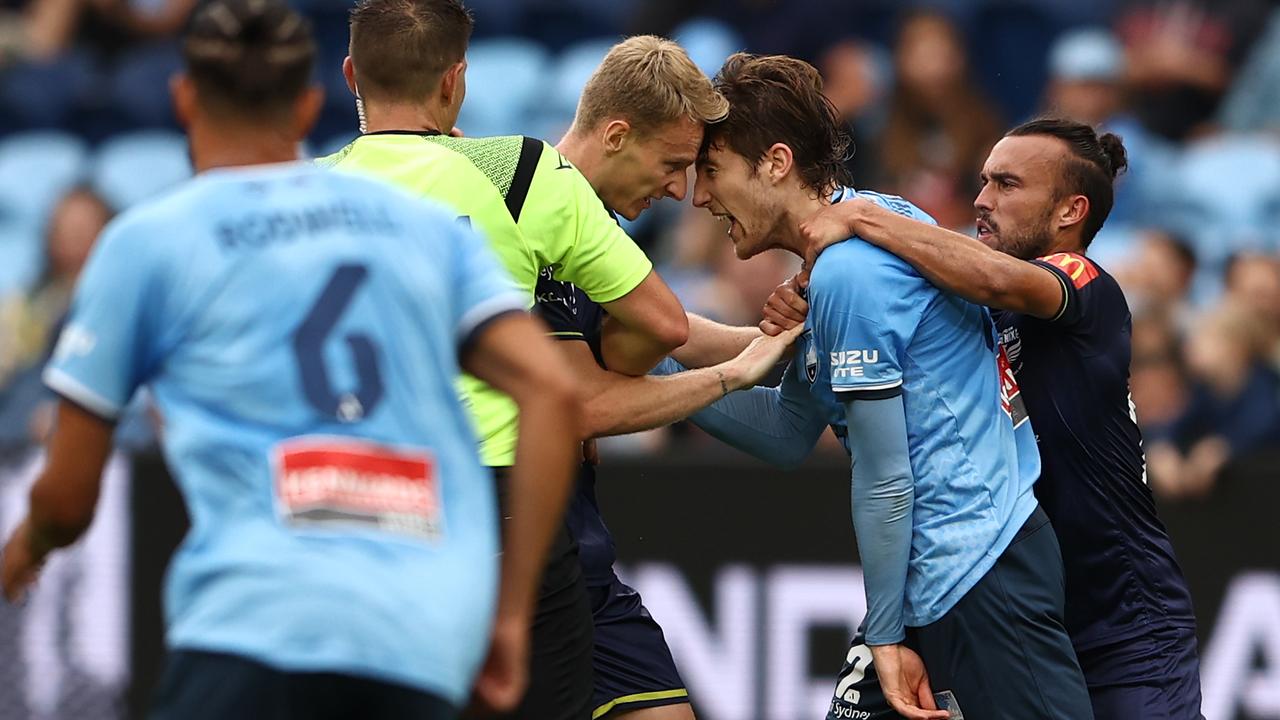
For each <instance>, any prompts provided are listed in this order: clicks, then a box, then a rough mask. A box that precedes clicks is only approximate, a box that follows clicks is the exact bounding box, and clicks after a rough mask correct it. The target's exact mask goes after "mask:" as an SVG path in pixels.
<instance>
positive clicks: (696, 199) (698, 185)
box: [693, 173, 711, 208]
mask: <svg viewBox="0 0 1280 720" xmlns="http://www.w3.org/2000/svg"><path fill="white" fill-rule="evenodd" d="M710 205H711V191H710V190H708V189H707V181H706V179H705V178H703V176H702V173H698V174H697V175H695V176H694V178H693V206H694V207H700V208H705V207H709V206H710Z"/></svg>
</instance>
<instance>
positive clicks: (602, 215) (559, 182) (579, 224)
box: [518, 142, 653, 303]
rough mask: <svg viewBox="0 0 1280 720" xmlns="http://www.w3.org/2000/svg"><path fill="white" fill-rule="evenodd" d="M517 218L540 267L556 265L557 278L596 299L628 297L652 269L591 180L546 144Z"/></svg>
mask: <svg viewBox="0 0 1280 720" xmlns="http://www.w3.org/2000/svg"><path fill="white" fill-rule="evenodd" d="M518 222H519V226H520V230H521V232H522V234H523V235H524V237H525V239H526V241H527V242H528V243H529V245H530V248H531V249H532V251H533V253H534V254H535V255H536V256H537V257H538V262H539V264H540V265H541V267H550V268H552V272H553V274H554V275H555V278H556V279H557V280H565V281H568V282H571V283H573V284H575V285H577V286H578V287H580V288H582V290H583V292H585V293H586V294H587V296H588V297H590V298H591V299H592V300H594V301H595V302H598V303H608V302H613V301H614V300H617V299H618V298H620V297H622V296H624V295H626V294H627V293H629V292H631V291H632V290H634V289H636V286H638V285H639V284H640V282H641V281H642V280H644V278H645V276H647V275H648V274H649V271H651V270H652V269H653V263H652V262H650V261H649V258H648V257H647V256H646V255H645V254H644V251H643V250H641V249H640V247H639V246H637V245H636V244H635V241H633V240H632V239H631V238H630V237H629V236H628V235H627V233H626V231H624V230H623V229H622V227H621V226H619V225H618V223H617V221H616V220H614V218H613V215H611V214H610V213H609V211H608V210H607V209H605V206H604V203H602V202H601V201H600V198H599V197H598V196H597V195H596V192H595V189H594V188H592V187H591V183H589V182H587V179H586V178H585V177H583V175H582V173H581V172H579V171H578V169H577V168H576V167H574V166H573V165H572V164H571V163H570V162H569V161H568V160H566V159H565V158H564V156H563V155H561V154H560V153H559V152H558V151H557V150H556V149H555V148H554V147H552V146H551V145H548V144H547V143H545V142H543V143H542V154H541V156H540V157H539V158H538V164H537V166H536V169H535V170H534V173H533V176H532V178H531V179H530V182H529V188H528V196H527V197H526V198H525V200H524V204H523V207H522V208H521V210H520V214H519V221H518Z"/></svg>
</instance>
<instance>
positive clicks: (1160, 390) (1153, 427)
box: [1129, 311, 1188, 442]
mask: <svg viewBox="0 0 1280 720" xmlns="http://www.w3.org/2000/svg"><path fill="white" fill-rule="evenodd" d="M1180 342H1181V341H1180V339H1179V333H1178V330H1177V328H1176V327H1175V325H1174V323H1173V322H1172V321H1171V320H1170V318H1169V317H1168V315H1166V314H1165V313H1162V312H1159V311H1148V312H1139V313H1134V316H1133V335H1132V348H1133V355H1132V360H1131V361H1130V370H1129V373H1130V379H1129V387H1130V388H1131V390H1132V393H1133V404H1134V407H1135V410H1136V412H1137V415H1138V424H1139V425H1140V426H1141V428H1142V432H1143V436H1144V437H1145V438H1147V441H1148V442H1150V441H1151V440H1152V439H1153V438H1162V437H1165V436H1167V435H1168V433H1169V428H1170V427H1171V426H1172V425H1173V423H1174V422H1175V421H1176V420H1177V419H1178V418H1180V417H1182V414H1183V412H1184V411H1185V409H1186V406H1187V400H1188V388H1187V371H1186V367H1185V364H1184V363H1183V361H1182V355H1181V353H1180V351H1179V344H1180Z"/></svg>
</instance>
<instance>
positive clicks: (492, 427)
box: [319, 132, 653, 467]
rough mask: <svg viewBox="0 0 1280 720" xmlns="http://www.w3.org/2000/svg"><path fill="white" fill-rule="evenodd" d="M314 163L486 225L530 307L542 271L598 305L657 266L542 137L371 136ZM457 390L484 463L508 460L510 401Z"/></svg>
mask: <svg viewBox="0 0 1280 720" xmlns="http://www.w3.org/2000/svg"><path fill="white" fill-rule="evenodd" d="M319 162H320V163H321V164H322V165H324V166H327V167H332V168H337V169H339V170H344V171H352V172H359V173H364V174H369V175H372V176H374V177H377V178H379V179H382V180H385V181H388V182H390V183H392V184H394V185H397V186H399V187H401V188H403V189H405V190H407V191H409V192H410V193H411V194H413V195H417V196H420V197H428V198H432V199H435V200H438V201H440V202H442V203H444V204H445V205H447V206H449V207H452V208H454V210H455V211H456V212H457V214H458V215H459V216H460V217H463V218H466V219H465V220H463V222H466V223H470V224H471V225H473V226H474V227H476V228H479V229H480V230H483V231H484V234H485V235H486V236H487V237H488V238H489V242H490V243H491V247H492V248H493V250H494V252H495V253H496V254H497V256H498V258H499V259H500V260H501V261H502V264H503V265H504V266H505V267H506V268H507V270H508V271H509V272H510V273H511V275H512V276H513V277H514V278H515V279H516V283H517V284H518V285H519V286H520V288H521V289H522V290H524V291H525V292H526V293H527V302H526V306H528V307H532V305H533V303H534V289H535V286H536V285H537V282H538V275H539V273H540V272H541V271H542V269H543V268H551V272H552V274H553V275H554V277H555V278H556V279H557V280H563V281H567V282H571V283H574V284H575V285H577V286H578V287H580V288H582V290H583V291H584V292H585V293H586V294H587V295H588V296H589V297H590V298H591V299H592V300H594V301H596V302H599V303H608V302H612V301H614V300H617V299H619V298H621V297H622V296H624V295H626V294H627V293H629V292H631V291H632V290H634V289H635V288H636V286H637V285H639V284H640V282H641V281H642V280H644V278H645V276H646V275H648V274H649V271H650V270H652V269H653V265H652V264H651V263H650V262H649V259H648V258H647V257H645V254H644V252H643V251H641V250H640V248H639V247H637V246H636V244H635V243H634V242H632V241H631V239H630V238H629V237H627V234H626V233H625V232H624V231H623V230H622V228H620V227H618V224H617V223H616V222H614V221H613V219H612V218H611V217H610V215H609V213H608V211H607V210H605V208H604V205H603V204H602V203H601V202H600V199H599V198H598V197H597V196H596V194H595V191H594V190H593V189H592V187H591V184H590V183H588V182H587V179H586V178H585V177H583V176H582V173H580V172H578V170H577V168H575V167H573V165H571V164H570V163H569V162H568V161H567V160H565V159H564V156H562V155H561V154H560V153H559V152H557V151H556V149H555V148H553V147H551V146H550V145H548V144H547V143H545V142H543V141H541V140H535V139H533V138H528V137H519V136H510V137H496V138H455V137H450V136H447V135H441V134H439V133H401V132H389V133H370V134H368V135H364V136H362V137H360V138H358V139H356V140H355V141H354V142H352V143H351V144H350V145H348V146H347V147H345V148H343V149H342V150H341V151H339V152H338V153H336V154H334V155H331V156H329V157H327V158H324V159H322V160H320V161H319ZM461 387H462V391H463V393H464V396H465V398H466V402H467V406H468V408H469V410H470V412H471V415H472V418H473V420H474V422H475V425H476V429H477V434H478V435H479V437H480V443H481V453H480V454H481V457H482V458H483V460H484V463H485V464H486V465H490V466H495V467H496V466H508V465H511V464H512V463H513V462H514V461H515V446H516V408H515V404H514V403H512V402H511V400H510V399H509V398H507V397H506V396H504V395H502V394H500V393H498V392H497V391H495V390H493V389H492V388H489V387H487V386H485V385H484V384H483V383H481V382H479V381H478V380H475V379H474V378H469V377H468V378H466V379H465V380H464V382H463V384H462V386H461Z"/></svg>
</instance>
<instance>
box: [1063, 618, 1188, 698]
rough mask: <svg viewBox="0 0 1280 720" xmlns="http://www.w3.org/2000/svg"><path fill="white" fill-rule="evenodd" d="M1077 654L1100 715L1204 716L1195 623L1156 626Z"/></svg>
mask: <svg viewBox="0 0 1280 720" xmlns="http://www.w3.org/2000/svg"><path fill="white" fill-rule="evenodd" d="M1079 657H1080V666H1081V668H1083V669H1084V678H1085V682H1086V683H1087V684H1088V685H1089V698H1090V699H1091V700H1092V701H1093V716H1094V718H1096V720H1128V718H1144V720H1147V719H1149V720H1202V719H1203V717H1204V716H1203V715H1201V714H1200V658H1199V656H1198V654H1197V648H1196V632H1195V629H1194V628H1188V627H1164V628H1157V629H1154V630H1150V631H1148V632H1144V633H1143V634H1142V635H1140V636H1138V637H1135V638H1131V639H1128V640H1125V641H1123V642H1117V643H1113V644H1109V645H1105V646H1102V647H1096V648H1089V649H1088V650H1085V651H1083V652H1081V653H1079Z"/></svg>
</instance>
